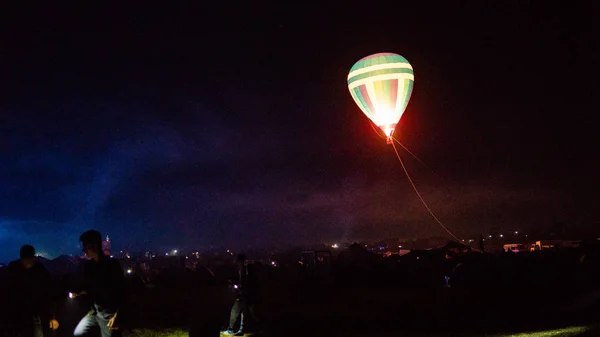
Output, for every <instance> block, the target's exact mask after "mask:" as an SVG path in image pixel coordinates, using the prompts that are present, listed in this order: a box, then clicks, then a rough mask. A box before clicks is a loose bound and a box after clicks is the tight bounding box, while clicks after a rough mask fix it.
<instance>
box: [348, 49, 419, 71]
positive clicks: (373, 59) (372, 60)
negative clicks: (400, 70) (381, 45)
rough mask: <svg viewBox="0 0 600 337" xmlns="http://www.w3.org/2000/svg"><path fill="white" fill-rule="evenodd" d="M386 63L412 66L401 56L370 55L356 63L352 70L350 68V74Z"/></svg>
mask: <svg viewBox="0 0 600 337" xmlns="http://www.w3.org/2000/svg"><path fill="white" fill-rule="evenodd" d="M385 63H407V64H410V63H409V62H408V60H407V59H405V58H404V57H402V56H400V55H397V54H392V53H379V54H373V55H369V56H367V57H365V58H362V59H360V60H359V61H358V62H356V63H355V64H354V66H352V68H350V72H353V71H354V70H357V69H361V68H364V67H368V66H372V65H376V64H385Z"/></svg>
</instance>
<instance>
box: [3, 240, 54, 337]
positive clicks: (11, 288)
mask: <svg viewBox="0 0 600 337" xmlns="http://www.w3.org/2000/svg"><path fill="white" fill-rule="evenodd" d="M19 257H20V258H19V260H15V261H13V262H11V263H10V264H9V265H8V267H7V270H6V274H5V277H6V278H7V289H6V290H7V295H8V303H11V311H10V313H9V316H10V319H9V322H8V324H10V325H12V330H13V331H14V333H15V334H16V335H18V336H22V337H42V336H44V334H48V332H49V330H55V329H56V328H58V322H57V321H56V320H55V318H54V314H53V303H52V300H53V299H54V286H53V282H52V277H51V276H50V273H49V272H48V270H47V269H46V267H44V265H42V264H41V263H39V261H38V260H37V259H36V257H35V248H34V247H33V246H31V245H24V246H22V247H21V250H20V253H19Z"/></svg>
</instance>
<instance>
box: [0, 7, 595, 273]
mask: <svg viewBox="0 0 600 337" xmlns="http://www.w3.org/2000/svg"><path fill="white" fill-rule="evenodd" d="M415 2H417V1H415ZM165 3H166V2H165ZM169 3H171V2H169ZM182 3H183V2H182ZM189 3H191V2H189ZM198 3H204V1H198ZM282 3H284V2H283V1H282V2H280V4H277V3H275V2H273V3H269V2H264V1H250V2H241V3H240V4H238V3H236V2H222V4H221V5H218V4H215V5H210V6H208V5H194V6H183V5H174V4H171V5H169V6H164V7H158V6H155V7H153V6H154V5H153V4H154V3H153V2H139V3H138V5H139V6H138V7H135V6H133V5H122V4H121V5H119V6H110V5H108V4H106V3H105V2H97V4H99V5H98V6H97V7H94V6H92V5H90V4H89V3H87V2H86V3H85V4H84V3H81V2H79V3H77V4H75V3H74V2H72V4H73V6H72V7H67V6H66V5H64V4H63V5H61V6H62V7H61V6H57V5H56V3H55V2H54V3H53V4H52V5H50V4H48V5H44V6H38V7H35V6H33V5H30V6H23V7H22V8H16V7H10V8H9V7H8V6H7V5H6V4H3V5H2V8H1V9H0V39H1V40H0V153H1V156H0V247H1V248H0V261H4V262H6V261H8V260H10V259H13V258H16V257H18V247H19V246H20V245H21V244H23V243H32V244H34V245H35V246H36V247H37V248H38V251H42V252H47V253H49V254H51V255H57V254H60V253H73V252H78V249H79V248H78V242H77V238H78V236H79V234H80V233H81V232H82V231H84V230H87V229H90V228H95V229H98V230H100V231H101V232H102V233H103V234H109V235H110V236H111V237H112V239H113V242H114V243H115V245H116V246H117V247H130V248H131V249H133V250H142V249H144V248H147V247H150V248H164V249H168V248H180V249H181V248H183V247H186V246H187V247H200V248H203V247H210V246H214V247H239V246H242V245H252V246H266V245H273V244H279V245H286V244H298V243H307V242H321V241H323V242H336V241H340V240H359V239H360V240H362V239H383V238H387V237H403V238H416V237H430V236H443V235H444V232H443V230H441V229H440V227H439V226H438V225H437V224H436V223H435V222H434V221H433V219H432V218H431V217H430V215H429V214H428V213H427V212H426V210H425V208H424V207H423V206H422V204H420V202H419V200H418V199H417V197H416V196H415V194H414V192H413V191H412V189H411V187H410V185H409V184H408V181H407V179H406V177H405V175H404V173H403V171H402V168H401V166H400V165H399V163H398V161H397V159H396V157H395V154H394V152H393V149H392V148H391V146H389V145H386V143H385V139H382V138H380V135H378V134H377V133H376V132H375V131H374V130H373V129H372V128H371V126H370V124H369V120H368V119H367V118H366V117H365V116H364V115H363V114H362V112H361V111H360V109H359V108H358V107H357V106H356V105H355V103H354V101H353V100H352V98H351V96H350V94H349V92H348V89H347V84H346V76H347V73H348V70H349V69H350V67H351V66H352V65H353V64H354V62H356V61H357V60H359V59H360V58H362V57H364V56H366V55H369V54H372V53H376V52H395V53H398V54H401V55H403V56H404V57H406V58H407V59H408V60H409V61H410V62H411V64H412V65H413V67H414V69H415V87H414V91H413V94H412V98H411V101H410V102H409V105H408V108H407V110H406V112H405V114H404V116H403V118H402V120H401V122H400V126H399V127H398V129H397V130H396V134H395V135H396V137H397V138H398V139H399V140H400V141H401V142H402V143H403V144H404V145H405V146H407V147H408V148H409V149H410V150H411V151H412V152H413V153H415V154H416V155H417V156H418V157H419V158H420V159H421V160H422V161H423V162H425V163H426V164H427V165H428V166H429V167H431V168H432V169H433V171H434V172H435V174H433V173H432V172H431V171H429V170H428V169H427V168H426V167H424V166H423V165H421V164H420V163H419V162H418V161H416V160H415V159H413V158H411V157H410V155H408V154H406V153H405V152H404V153H402V155H403V158H404V159H405V162H406V164H407V166H408V169H409V172H410V173H411V174H412V177H413V178H414V181H415V183H416V184H417V187H418V188H419V189H420V191H421V192H422V194H423V196H424V198H425V199H426V200H427V201H428V202H429V203H430V206H431V208H432V209H433V210H434V211H435V212H436V213H437V215H438V216H439V217H440V219H441V220H442V221H443V222H444V223H445V224H446V225H447V226H448V227H449V228H450V229H451V230H452V231H453V232H455V233H456V234H457V235H458V236H461V237H466V238H467V237H469V236H472V235H474V234H475V233H479V232H483V233H487V232H488V231H490V230H492V228H501V229H503V228H514V229H519V230H522V231H527V230H529V231H531V230H534V229H544V228H546V227H548V226H551V225H552V224H554V223H556V222H566V223H568V224H569V226H583V227H588V228H592V227H593V226H595V225H598V224H599V223H600V221H599V219H598V208H597V205H598V200H600V199H599V198H598V193H597V191H598V179H597V172H598V170H599V169H600V160H599V159H598V150H597V149H598V145H600V141H599V136H598V127H597V122H598V120H599V119H598V118H597V117H596V116H597V113H598V111H600V110H599V105H598V103H597V98H598V89H599V86H598V75H599V72H598V63H599V60H600V53H599V50H600V48H599V42H598V41H599V40H598V38H597V36H598V35H597V34H598V32H600V29H599V27H598V25H599V23H598V20H596V19H597V17H598V13H599V8H598V6H599V5H597V4H595V3H594V2H593V1H589V2H587V1H579V2H575V1H572V2H564V3H563V4H560V3H558V2H544V4H543V5H542V4H540V3H539V2H535V1H477V2H473V3H472V4H470V5H467V3H465V4H464V5H462V6H453V5H451V4H450V3H453V2H448V1H446V2H442V1H439V2H431V3H426V2H421V1H419V3H420V4H419V5H415V4H413V5H406V4H404V2H401V1H395V2H393V3H392V2H390V3H383V2H382V3H377V2H376V1H370V2H365V3H363V4H362V5H361V6H358V7H354V8H352V7H350V6H349V5H348V4H344V2H340V3H338V4H331V5H319V6H311V5H309V3H307V2H297V4H296V5H288V6H284V5H282ZM400 3H402V5H401V4H400ZM443 3H447V4H446V5H442V4H443ZM594 21H595V22H594Z"/></svg>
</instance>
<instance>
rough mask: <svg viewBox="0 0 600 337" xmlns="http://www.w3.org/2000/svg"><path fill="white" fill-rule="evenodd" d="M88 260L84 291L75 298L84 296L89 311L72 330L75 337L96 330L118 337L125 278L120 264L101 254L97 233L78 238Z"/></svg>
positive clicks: (84, 234) (90, 231)
mask: <svg viewBox="0 0 600 337" xmlns="http://www.w3.org/2000/svg"><path fill="white" fill-rule="evenodd" d="M79 241H81V244H82V249H83V252H84V253H85V255H86V256H87V258H88V259H89V261H87V262H86V263H85V265H84V285H83V291H81V292H79V293H77V294H74V296H75V297H77V296H81V295H87V296H88V297H89V299H90V302H91V310H90V311H89V312H88V313H87V315H85V316H84V317H83V318H82V319H81V321H80V322H79V324H77V327H76V328H75V331H74V333H73V334H74V336H75V337H80V336H83V335H86V334H87V333H89V332H90V331H91V329H92V328H94V327H99V328H100V332H101V335H102V337H120V336H121V329H120V323H121V321H122V316H123V312H124V306H125V303H126V287H125V275H124V272H123V268H121V265H120V264H119V261H118V260H116V259H113V258H111V257H108V256H106V255H104V253H103V252H102V236H101V235H100V232H98V231H95V230H89V231H87V232H85V233H83V234H81V237H80V238H79Z"/></svg>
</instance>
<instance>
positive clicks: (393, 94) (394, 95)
mask: <svg viewBox="0 0 600 337" xmlns="http://www.w3.org/2000/svg"><path fill="white" fill-rule="evenodd" d="M397 99H398V79H395V80H391V81H390V104H391V105H392V107H395V106H396V100H397Z"/></svg>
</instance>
